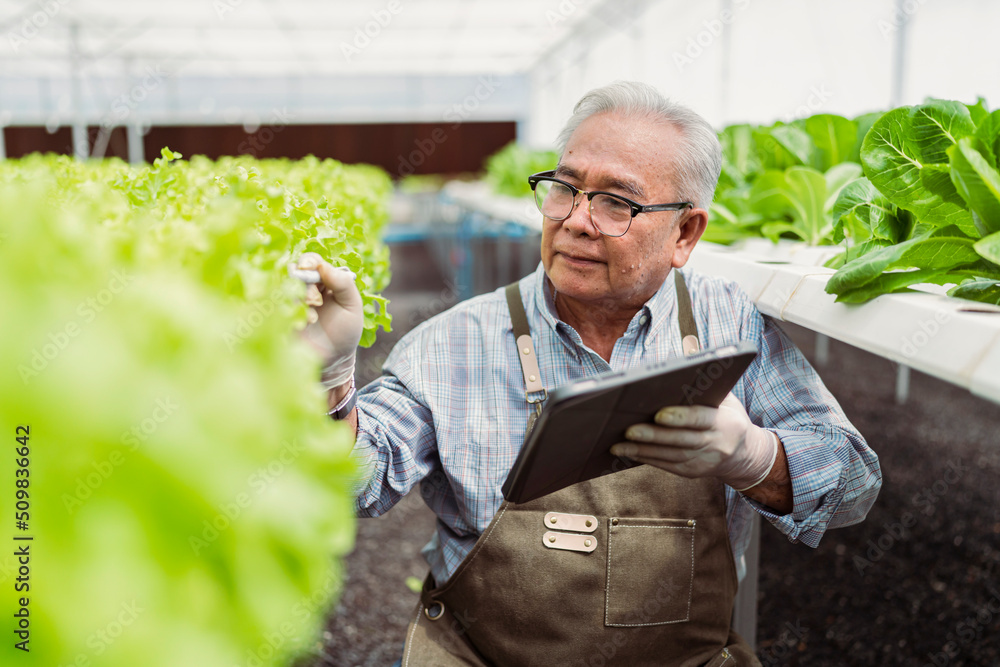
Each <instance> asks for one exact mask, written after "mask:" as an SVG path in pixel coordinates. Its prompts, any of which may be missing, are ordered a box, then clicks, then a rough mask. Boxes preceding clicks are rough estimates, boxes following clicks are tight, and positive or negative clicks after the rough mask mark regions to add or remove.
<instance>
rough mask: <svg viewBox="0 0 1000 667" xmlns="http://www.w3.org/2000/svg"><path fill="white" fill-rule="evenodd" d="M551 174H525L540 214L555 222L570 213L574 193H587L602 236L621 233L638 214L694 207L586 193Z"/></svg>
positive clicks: (573, 204)
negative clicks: (648, 202)
mask: <svg viewBox="0 0 1000 667" xmlns="http://www.w3.org/2000/svg"><path fill="white" fill-rule="evenodd" d="M555 173H556V172H555V171H542V172H539V173H537V174H533V175H531V176H529V177H528V184H529V185H531V189H532V191H533V192H534V193H535V205H536V206H537V207H538V210H539V211H540V212H541V214H542V215H544V216H545V217H546V218H549V219H551V220H555V221H557V222H558V221H561V220H565V219H566V218H568V217H569V216H571V215H573V210H574V209H575V208H576V202H577V199H576V196H577V195H578V194H584V195H587V201H588V203H589V208H590V219H591V220H592V221H593V223H594V226H595V227H597V231H599V232H600V233H602V234H604V235H605V236H625V232H627V231H628V228H629V227H630V226H632V218H634V217H635V216H637V215H639V214H640V213H654V212H656V211H681V210H683V209H686V208H694V204H693V203H691V202H689V201H684V202H676V203H674V204H650V205H643V204H639V203H637V202H634V201H632V200H631V199H627V198H625V197H622V196H621V195H616V194H613V193H611V192H599V191H595V192H586V191H584V190H581V189H580V188H578V187H575V186H573V185H570V184H569V183H567V182H566V181H561V180H559V179H558V178H555V177H554V175H555Z"/></svg>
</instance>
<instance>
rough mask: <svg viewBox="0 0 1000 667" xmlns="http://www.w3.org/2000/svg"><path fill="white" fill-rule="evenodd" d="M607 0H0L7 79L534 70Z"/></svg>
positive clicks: (1, 63)
mask: <svg viewBox="0 0 1000 667" xmlns="http://www.w3.org/2000/svg"><path fill="white" fill-rule="evenodd" d="M642 4H644V3H642V2H632V3H621V2H617V3H615V2H606V1H605V0H503V2H498V1H492V0H349V1H348V0H322V1H321V0H171V1H170V2H149V1H148V0H143V1H138V2H137V1H135V0H36V1H29V0H0V35H2V36H3V39H0V76H7V77H11V76H15V77H66V76H70V75H71V74H73V73H74V66H75V65H78V66H79V73H80V74H82V75H83V76H99V77H101V76H103V77H106V76H122V75H125V76H128V75H134V74H135V73H136V72H137V71H142V70H143V68H144V67H148V66H150V65H154V64H157V63H162V64H164V65H165V66H170V67H171V69H174V70H176V69H182V70H183V72H184V75H191V76H288V75H319V76H326V75H372V74H375V75H378V74H390V73H391V74H394V75H400V74H403V75H406V74H417V75H449V74H470V73H483V72H493V73H497V74H510V73H518V72H523V71H526V70H527V69H529V68H530V67H531V65H532V64H534V62H535V61H536V60H537V59H538V58H539V57H540V56H541V55H542V54H543V53H544V52H545V51H546V50H547V49H549V48H551V47H552V46H553V45H555V44H558V43H559V42H560V41H562V40H565V39H567V38H568V37H571V36H573V34H574V32H575V31H577V30H593V29H598V28H599V27H600V25H601V24H602V23H604V21H603V19H602V16H603V17H604V18H608V17H609V16H611V15H613V14H615V15H620V14H621V13H622V11H623V9H627V8H628V7H632V6H635V7H636V8H638V7H639V6H640V5H642Z"/></svg>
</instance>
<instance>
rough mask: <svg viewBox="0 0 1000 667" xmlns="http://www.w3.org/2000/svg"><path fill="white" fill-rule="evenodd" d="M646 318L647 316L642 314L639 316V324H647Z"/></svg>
mask: <svg viewBox="0 0 1000 667" xmlns="http://www.w3.org/2000/svg"><path fill="white" fill-rule="evenodd" d="M646 319H647V318H646V316H645V315H642V316H641V317H639V324H645V323H646Z"/></svg>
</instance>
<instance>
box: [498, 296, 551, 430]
mask: <svg viewBox="0 0 1000 667" xmlns="http://www.w3.org/2000/svg"><path fill="white" fill-rule="evenodd" d="M506 292H507V309H508V310H509V311H510V321H511V324H513V325H514V338H515V339H516V341H517V359H518V361H520V362H521V373H522V374H523V375H524V400H525V401H527V403H528V404H529V405H533V406H534V408H535V409H534V410H532V411H531V413H530V414H529V415H528V427H527V428H526V429H525V432H524V437H525V438H527V437H528V434H529V433H531V429H532V428H533V427H534V425H535V420H536V419H538V417H539V416H540V415H541V414H542V402H543V401H545V399H547V398H548V397H549V393H548V392H547V391H546V390H545V386H544V385H542V372H541V371H540V370H539V369H538V355H537V354H535V344H534V343H533V342H532V340H531V327H529V326H528V315H527V313H525V312H524V301H523V300H522V299H521V287H520V285H519V284H518V283H517V282H513V283H511V284H510V285H507V289H506ZM537 392H542V395H541V397H539V398H532V397H531V394H533V393H537Z"/></svg>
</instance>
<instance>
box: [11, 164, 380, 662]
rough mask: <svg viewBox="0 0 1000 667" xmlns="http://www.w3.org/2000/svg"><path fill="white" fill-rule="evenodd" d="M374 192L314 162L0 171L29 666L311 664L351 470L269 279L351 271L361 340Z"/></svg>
mask: <svg viewBox="0 0 1000 667" xmlns="http://www.w3.org/2000/svg"><path fill="white" fill-rule="evenodd" d="M389 188H390V182H389V179H388V177H387V176H386V175H385V174H384V173H383V172H381V171H380V170H376V169H374V168H371V167H363V166H358V167H346V166H344V165H342V164H340V163H338V162H335V161H332V160H324V161H320V160H316V159H314V158H309V159H306V160H302V161H296V162H292V161H284V160H283V161H275V160H262V161H258V160H253V159H250V158H246V157H241V158H225V159H222V160H219V161H217V162H213V161H209V160H207V159H204V158H195V159H193V160H191V161H190V162H188V161H185V160H181V159H180V155H178V154H177V153H174V152H172V151H169V150H166V149H165V150H164V151H163V153H162V156H161V157H160V158H158V159H157V160H156V161H155V163H154V164H153V165H151V166H148V167H142V168H133V167H130V166H129V165H127V164H125V163H123V162H121V161H118V160H105V161H93V162H78V161H75V160H72V159H70V158H66V157H60V156H52V155H49V156H38V155H34V156H29V157H27V158H25V159H23V160H9V161H5V162H0V316H2V322H3V345H0V427H2V430H3V432H4V433H5V434H6V437H7V438H8V444H11V443H13V438H14V432H15V431H14V429H15V426H17V425H26V426H28V427H30V439H29V440H28V443H29V445H30V450H31V454H30V477H29V478H28V479H29V483H30V486H29V487H28V490H29V492H30V499H31V500H30V502H31V505H30V507H31V511H30V518H29V523H30V532H29V533H28V534H31V535H33V536H34V538H35V539H34V541H33V542H32V560H31V564H32V574H33V575H36V577H37V578H32V580H31V582H30V583H31V589H30V592H29V593H28V595H29V596H30V613H31V624H32V642H31V644H30V649H31V653H30V656H31V658H32V660H33V661H34V662H32V664H39V665H69V664H101V665H107V666H110V667H118V666H126V665H127V666H129V667H131V666H133V665H144V666H148V667H160V666H163V667H167V666H174V665H235V664H259V665H283V664H287V663H288V662H289V660H290V659H291V658H292V657H294V656H295V655H296V654H297V653H300V652H302V651H303V650H304V649H306V648H308V647H309V646H310V645H312V643H313V641H314V638H315V637H316V636H317V634H318V632H319V630H320V628H321V627H322V624H323V619H324V613H325V611H326V609H327V607H328V605H329V604H330V602H331V601H332V599H333V598H334V597H335V595H336V593H337V590H338V588H339V565H338V558H339V557H340V556H342V555H343V554H345V553H347V552H348V551H349V550H350V548H351V546H352V543H353V537H354V521H353V510H352V507H353V501H352V496H353V492H354V484H355V480H356V478H357V477H358V476H359V475H360V474H361V473H360V471H359V470H358V465H357V464H356V463H355V462H354V460H353V459H352V458H351V457H350V455H349V452H350V450H351V446H352V439H351V437H350V434H349V433H348V432H347V430H346V429H345V428H343V427H342V426H339V425H337V424H334V423H332V422H331V421H330V420H329V419H327V418H326V417H325V416H324V413H325V409H326V404H325V398H324V396H323V395H322V392H321V390H320V389H319V388H318V387H317V383H316V379H317V377H318V370H319V369H318V360H317V358H316V355H315V353H314V352H312V351H311V350H310V349H308V348H307V347H306V345H305V344H304V343H303V342H301V341H300V340H299V338H298V336H297V335H296V330H297V329H298V328H301V327H302V326H303V324H304V321H305V312H306V311H305V306H304V305H303V304H302V295H303V290H304V288H303V286H302V284H301V283H299V282H298V281H296V280H294V279H292V278H290V277H289V276H288V275H287V271H286V264H287V262H288V261H289V260H290V259H292V258H294V257H295V256H296V255H297V254H298V253H300V252H302V251H304V250H305V249H307V248H316V249H318V250H319V251H321V252H323V253H324V254H325V255H326V257H328V258H329V259H330V260H331V261H333V262H334V263H337V264H346V265H349V266H352V267H356V269H357V272H358V284H359V287H361V288H362V290H363V291H364V293H365V299H366V303H367V304H368V306H370V311H371V312H367V311H368V310H369V307H368V306H366V314H367V315H369V316H370V317H368V321H367V322H366V327H367V328H366V336H368V340H369V341H370V340H371V339H372V337H373V335H374V330H375V328H376V327H378V326H388V323H389V319H388V313H387V312H386V311H385V305H386V302H385V300H384V299H383V298H381V297H380V296H379V295H378V292H379V291H380V290H381V289H383V287H384V285H385V284H386V282H387V280H388V277H389V275H388V262H387V253H386V250H385V248H384V246H382V245H381V244H380V243H379V241H378V234H377V230H378V228H379V226H380V225H381V224H382V222H383V221H384V220H385V218H386V208H387V195H388V193H389ZM13 467H14V464H13V457H12V456H5V457H3V460H2V463H0V478H2V479H3V480H4V484H5V485H6V486H7V487H8V488H10V487H12V486H13V480H14V469H13ZM7 507H8V508H9V507H10V505H7ZM11 513H12V514H13V512H11ZM11 560H12V558H11V557H10V556H9V555H8V556H0V577H2V579H3V581H2V582H0V583H2V584H3V588H4V590H5V591H7V592H6V593H5V595H4V600H5V607H4V608H5V609H8V610H10V609H14V608H15V607H14V605H13V604H12V599H11V598H12V597H14V596H15V595H24V593H15V591H14V586H13V582H12V576H13V575H12V573H15V572H16V566H14V567H13V568H12V566H11ZM0 654H2V655H3V656H4V657H3V663H4V664H18V663H20V662H21V661H22V660H24V659H25V654H23V653H22V652H21V651H19V650H17V649H15V648H14V647H13V641H10V639H8V641H7V642H5V643H4V648H3V649H2V650H0Z"/></svg>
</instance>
